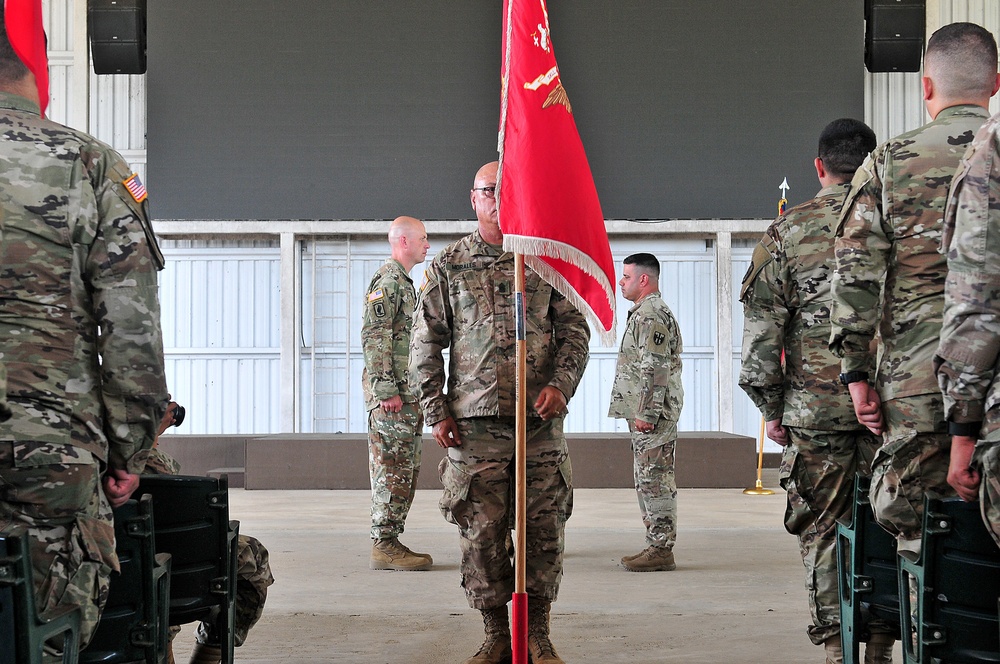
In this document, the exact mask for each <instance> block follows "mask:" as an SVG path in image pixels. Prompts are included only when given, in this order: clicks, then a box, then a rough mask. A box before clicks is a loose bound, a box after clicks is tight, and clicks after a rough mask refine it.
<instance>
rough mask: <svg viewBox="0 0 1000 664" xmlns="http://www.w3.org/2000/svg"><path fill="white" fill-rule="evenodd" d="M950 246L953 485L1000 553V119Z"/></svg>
mask: <svg viewBox="0 0 1000 664" xmlns="http://www.w3.org/2000/svg"><path fill="white" fill-rule="evenodd" d="M943 246H944V247H945V249H946V250H947V252H948V281H947V284H946V285H945V309H944V325H943V327H942V329H941V342H940V345H939V346H938V351H937V356H936V357H935V359H934V364H935V368H936V370H937V377H938V382H939V383H940V385H941V392H942V393H943V395H944V408H945V416H946V417H947V419H948V433H950V434H951V464H950V467H949V469H948V483H949V484H951V486H952V487H954V489H955V490H956V491H957V492H958V495H959V496H961V497H962V498H963V499H965V500H969V501H973V500H976V499H977V498H978V499H979V501H980V507H981V509H982V513H983V521H984V522H985V523H986V527H987V529H988V530H989V531H990V533H991V534H992V535H993V539H994V540H996V542H997V545H998V546H1000V445H998V444H997V443H998V442H1000V398H998V397H1000V373H998V371H997V369H998V367H1000V114H998V115H994V116H993V118H992V119H991V120H990V121H989V122H987V123H986V124H985V125H984V126H983V128H982V129H980V130H979V133H978V134H976V137H975V139H974V140H973V141H972V145H971V146H970V147H969V151H968V152H966V154H965V158H964V159H963V160H962V165H961V167H960V168H959V170H958V173H957V174H956V175H955V179H954V181H953V182H952V189H951V196H950V197H949V199H948V207H947V212H946V214H945V231H944V241H943Z"/></svg>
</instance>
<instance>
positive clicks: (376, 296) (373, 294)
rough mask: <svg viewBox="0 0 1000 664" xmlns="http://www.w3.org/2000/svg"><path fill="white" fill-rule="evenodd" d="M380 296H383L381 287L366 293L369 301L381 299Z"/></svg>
mask: <svg viewBox="0 0 1000 664" xmlns="http://www.w3.org/2000/svg"><path fill="white" fill-rule="evenodd" d="M382 297H383V294H382V289H381V288H377V289H375V290H373V291H372V292H371V293H368V301H369V302H374V301H375V300H381V299H382Z"/></svg>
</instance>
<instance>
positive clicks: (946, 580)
mask: <svg viewBox="0 0 1000 664" xmlns="http://www.w3.org/2000/svg"><path fill="white" fill-rule="evenodd" d="M979 507H980V506H979V503H978V502H975V503H966V502H965V501H962V500H960V499H958V498H953V499H947V500H928V501H927V505H926V511H925V517H924V540H923V542H924V543H923V546H922V550H921V560H922V564H923V567H924V570H925V572H924V593H923V597H922V598H920V599H921V601H924V602H929V603H930V605H929V606H925V607H924V610H923V622H924V624H923V625H922V626H921V630H922V632H923V633H924V636H925V637H927V643H928V651H927V652H929V653H930V655H931V656H932V657H935V658H942V659H944V661H949V662H950V661H958V662H1000V636H998V634H1000V632H998V630H1000V625H998V617H997V598H998V597H1000V549H998V548H997V545H996V543H995V542H994V541H993V538H992V537H990V534H989V532H987V530H986V526H985V525H984V524H983V520H982V515H981V513H980V509H979ZM938 633H940V637H939V638H935V636H936V635H937V634H938Z"/></svg>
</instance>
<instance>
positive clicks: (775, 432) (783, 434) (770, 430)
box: [764, 419, 788, 447]
mask: <svg viewBox="0 0 1000 664" xmlns="http://www.w3.org/2000/svg"><path fill="white" fill-rule="evenodd" d="M764 430H765V431H766V432H767V437H768V438H770V439H771V440H773V441H774V442H776V443H777V444H779V445H781V446H782V447H784V446H785V445H787V444H788V429H786V428H785V427H783V426H781V420H780V419H777V420H768V421H767V422H766V423H765V425H764Z"/></svg>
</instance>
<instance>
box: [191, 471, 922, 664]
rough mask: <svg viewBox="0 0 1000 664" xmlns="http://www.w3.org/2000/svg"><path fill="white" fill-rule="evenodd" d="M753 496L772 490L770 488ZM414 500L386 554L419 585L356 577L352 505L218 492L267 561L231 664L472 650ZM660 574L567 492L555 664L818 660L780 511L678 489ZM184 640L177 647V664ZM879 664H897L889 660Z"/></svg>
mask: <svg viewBox="0 0 1000 664" xmlns="http://www.w3.org/2000/svg"><path fill="white" fill-rule="evenodd" d="M764 486H770V487H772V488H775V489H777V487H776V484H775V482H774V480H772V481H771V482H770V483H769V482H768V477H767V474H765V482H764ZM438 497H439V492H438V491H431V490H426V491H419V492H418V494H417V497H416V501H415V503H414V506H413V509H412V511H411V513H410V517H409V518H408V520H407V528H406V533H405V534H404V535H403V537H402V540H403V542H404V543H405V544H407V545H408V546H410V547H411V548H412V549H414V550H417V551H426V552H429V553H431V554H432V555H433V556H434V561H435V565H434V568H433V569H432V570H430V571H427V572H386V571H378V572H377V571H371V570H369V569H368V555H369V552H370V546H371V545H370V540H369V539H368V492H367V491H244V490H241V489H234V490H232V491H231V506H230V516H231V518H234V519H239V520H240V522H241V526H240V531H241V532H243V533H246V534H249V535H253V536H254V537H257V538H258V539H260V540H261V541H262V542H263V543H264V544H265V545H266V546H267V548H268V549H269V550H270V553H271V566H272V569H273V572H274V576H275V579H276V582H275V584H274V585H273V586H272V587H271V590H270V593H269V595H268V600H267V606H266V608H265V611H264V616H263V618H262V619H261V621H260V622H259V623H258V624H257V626H256V627H255V628H254V629H253V630H252V631H251V632H250V636H249V638H248V639H247V642H246V644H244V646H243V647H241V648H238V649H237V650H236V659H237V661H241V662H260V663H264V662H301V663H303V664H307V663H308V664H314V663H318V662H345V663H358V664H369V663H373V664H383V663H384V664H444V663H452V662H453V663H455V664H458V663H459V662H462V661H463V660H464V659H465V658H466V657H469V656H470V655H472V654H473V653H474V652H475V651H476V649H477V648H478V646H479V644H480V642H481V640H482V622H481V620H480V615H479V612H478V611H474V610H472V609H470V608H469V607H468V605H467V604H466V601H465V596H464V594H463V592H462V589H461V588H460V587H459V572H458V565H459V550H458V534H457V532H456V529H455V527H454V526H452V525H450V524H448V523H447V522H445V521H444V519H443V518H442V517H441V515H440V513H439V512H438V510H437V499H438ZM678 500H679V503H678V504H679V512H680V515H679V530H678V541H677V546H676V548H675V550H674V551H675V555H676V559H677V569H676V570H675V571H673V572H657V573H646V574H636V573H630V572H627V571H625V570H624V569H623V568H622V567H620V566H619V565H618V559H619V558H620V557H621V556H622V555H624V554H628V553H635V552H637V551H639V550H640V549H641V548H642V547H643V531H642V526H641V524H640V521H639V513H638V508H637V506H636V503H635V493H634V491H632V490H625V489H584V490H577V491H576V493H575V510H574V514H573V516H572V518H571V519H570V520H569V524H568V526H567V534H566V539H567V554H566V560H565V574H564V577H563V581H562V587H561V590H560V597H559V601H558V602H556V603H555V604H554V605H553V612H552V613H553V615H552V640H553V643H554V644H555V645H556V647H557V649H558V651H559V653H560V655H561V656H562V657H563V658H564V659H565V660H566V661H567V662H569V663H571V664H572V663H578V662H579V663H582V662H593V663H598V662H600V663H601V664H617V663H626V662H628V663H630V664H631V663H639V664H653V663H659V662H664V663H666V662H684V663H686V664H702V663H704V664H708V663H712V664H719V663H723V664H728V663H733V664H735V663H737V662H756V663H770V664H804V663H808V662H816V663H817V664H819V663H821V662H823V661H824V657H823V654H822V649H821V648H819V647H816V646H813V645H812V644H811V643H810V642H809V640H808V639H807V638H806V635H805V626H806V624H807V623H808V622H809V614H808V610H807V607H806V593H805V589H804V587H803V571H802V563H801V560H800V558H799V554H798V547H797V544H796V541H795V539H794V538H793V537H792V536H790V535H788V534H787V533H785V531H784V529H783V528H782V525H781V518H782V513H783V511H784V496H783V494H782V492H781V491H780V490H776V493H775V495H773V496H748V495H744V494H743V493H742V492H741V491H739V490H732V489H682V490H681V491H680V495H679V498H678ZM192 643H193V626H186V627H185V628H184V632H183V633H182V634H181V635H180V636H179V637H178V638H177V641H176V643H175V653H176V654H177V661H178V662H187V657H188V655H189V653H190V649H191V644H192ZM895 661H897V662H899V661H902V660H901V657H899V654H898V645H897V656H896V658H895Z"/></svg>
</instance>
